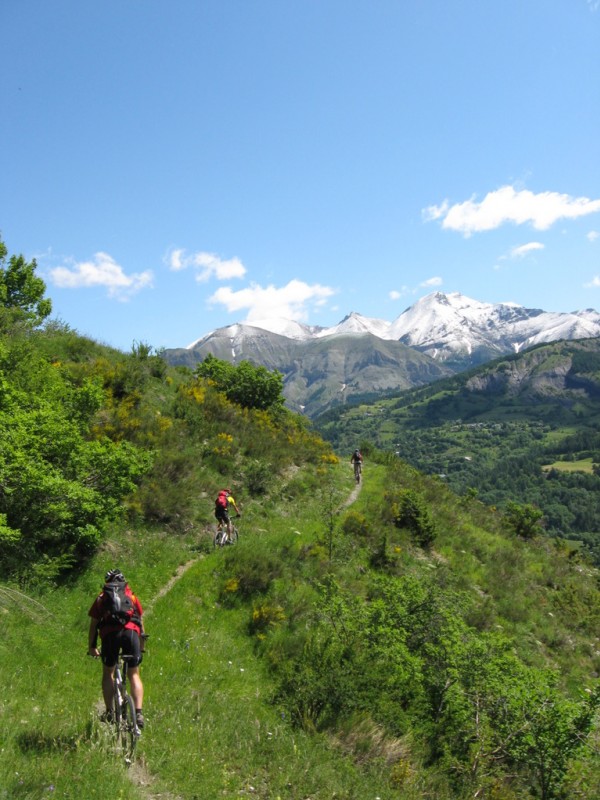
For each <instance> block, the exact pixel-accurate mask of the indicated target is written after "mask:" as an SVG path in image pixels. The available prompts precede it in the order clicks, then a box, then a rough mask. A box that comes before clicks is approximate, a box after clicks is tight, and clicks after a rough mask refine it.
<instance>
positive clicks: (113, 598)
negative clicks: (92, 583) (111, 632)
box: [100, 581, 139, 625]
mask: <svg viewBox="0 0 600 800" xmlns="http://www.w3.org/2000/svg"><path fill="white" fill-rule="evenodd" d="M102 591H103V595H104V598H103V607H104V616H103V617H102V621H101V623H100V624H101V625H125V624H126V623H127V622H136V623H137V624H138V625H139V617H138V615H137V614H136V613H135V605H134V602H133V593H132V591H131V589H130V588H129V584H127V583H125V582H124V581H111V582H110V583H105V584H104V588H103V590H102Z"/></svg>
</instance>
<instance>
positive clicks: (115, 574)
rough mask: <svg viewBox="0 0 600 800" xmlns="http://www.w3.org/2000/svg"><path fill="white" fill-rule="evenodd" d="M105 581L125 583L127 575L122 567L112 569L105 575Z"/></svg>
mask: <svg viewBox="0 0 600 800" xmlns="http://www.w3.org/2000/svg"><path fill="white" fill-rule="evenodd" d="M104 583H125V576H124V575H123V573H122V572H121V570H120V569H110V570H109V571H108V572H107V573H106V575H105V576H104Z"/></svg>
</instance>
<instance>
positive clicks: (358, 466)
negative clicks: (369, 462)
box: [350, 447, 363, 480]
mask: <svg viewBox="0 0 600 800" xmlns="http://www.w3.org/2000/svg"><path fill="white" fill-rule="evenodd" d="M362 461H363V457H362V453H361V452H360V450H359V448H358V447H357V448H356V450H355V451H354V452H353V453H352V455H351V457H350V463H351V464H353V465H354V477H355V478H356V480H358V479H359V476H360V473H361V471H362Z"/></svg>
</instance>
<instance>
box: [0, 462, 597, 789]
mask: <svg viewBox="0 0 600 800" xmlns="http://www.w3.org/2000/svg"><path fill="white" fill-rule="evenodd" d="M334 476H335V484H336V489H337V490H338V492H339V494H338V498H339V500H340V505H341V504H342V503H343V500H344V499H347V498H348V497H349V496H350V493H351V492H352V490H353V488H354V486H353V483H352V481H351V479H350V471H349V465H347V464H342V465H340V466H339V467H338V468H336V469H335V470H334ZM384 478H385V471H384V469H383V468H382V467H377V466H371V465H368V466H367V469H366V471H365V481H364V484H363V489H362V491H361V493H360V495H359V497H358V499H357V501H356V504H355V507H356V508H358V509H360V511H361V512H362V513H364V514H366V515H367V516H369V515H370V514H371V513H372V512H373V513H375V508H376V507H377V506H378V504H379V502H380V497H381V495H382V494H383V491H384V488H385V487H384ZM402 481H403V483H404V485H406V486H412V487H413V488H415V489H418V490H419V491H421V492H423V493H424V494H425V495H427V496H428V500H429V502H430V503H431V507H432V508H433V509H435V515H436V520H437V523H438V525H439V527H440V535H439V539H438V541H437V543H436V551H435V552H434V553H432V554H430V556H428V557H427V558H423V556H422V554H421V555H419V553H411V552H409V550H410V548H409V547H407V544H406V542H405V541H402V540H401V538H400V534H398V538H397V540H396V541H392V542H391V543H390V544H391V546H392V547H397V548H398V550H399V551H401V552H402V556H401V558H402V559H403V560H404V563H405V565H406V568H407V569H411V570H413V571H417V572H418V571H419V570H421V571H423V572H424V573H425V572H430V571H431V570H437V571H438V572H439V573H440V579H444V577H443V576H444V574H445V575H447V574H448V571H450V572H452V573H454V574H455V575H460V580H462V582H463V583H464V585H465V587H468V588H470V590H471V591H474V592H476V593H477V594H480V595H481V597H482V606H481V608H482V611H481V613H482V614H487V615H491V616H493V618H494V620H496V621H497V622H496V624H501V625H502V626H503V627H504V628H505V629H506V630H507V631H508V630H510V631H512V632H513V633H514V636H515V642H516V646H517V647H518V649H519V651H520V652H521V655H522V657H523V658H525V660H527V661H529V662H531V663H552V664H554V665H555V666H556V667H557V669H558V670H559V671H561V672H562V671H564V673H565V675H566V674H568V675H569V676H570V679H569V681H567V683H569V682H570V683H572V684H573V685H571V686H570V688H571V689H575V688H577V687H578V686H579V688H581V686H583V685H585V681H586V680H587V679H588V678H589V675H590V670H591V668H592V662H593V658H592V659H590V643H589V631H587V630H577V629H573V628H572V627H570V622H571V620H572V614H573V610H572V607H571V606H570V605H569V603H570V602H571V601H572V599H573V597H574V596H575V595H574V593H575V592H577V591H581V590H582V589H583V587H584V579H583V578H581V580H580V585H578V586H574V585H573V580H574V579H575V580H576V579H577V575H571V574H569V573H568V570H567V567H566V562H565V561H564V559H562V558H557V557H556V556H555V555H554V554H553V553H552V552H550V550H549V549H548V546H547V543H544V542H540V543H538V544H537V545H530V544H526V543H517V546H516V547H514V546H511V545H512V544H514V542H510V541H509V540H507V538H506V536H505V534H503V533H502V530H501V526H500V525H499V524H497V523H496V522H495V521H494V517H493V515H492V516H491V517H490V514H489V511H488V510H487V509H484V508H483V507H482V506H481V504H479V503H477V502H476V501H472V502H470V503H468V504H465V502H464V501H459V500H458V499H457V498H454V497H453V496H452V495H451V494H450V493H449V492H447V490H446V488H445V487H444V486H443V485H442V484H440V483H439V482H436V481H435V480H432V479H428V478H425V477H424V476H421V475H419V474H418V473H416V472H415V471H414V470H411V469H410V468H408V467H407V468H406V471H405V473H404V475H403V476H402ZM266 511H267V510H266V509H265V507H264V506H261V505H260V504H255V505H250V504H249V506H248V508H247V509H245V510H244V517H243V519H242V522H243V526H241V539H240V542H239V544H238V546H237V548H236V556H237V555H239V556H240V557H243V556H244V552H246V553H249V552H262V553H268V552H269V551H271V550H272V551H273V552H275V551H278V552H279V551H281V550H282V549H287V550H288V551H289V553H290V554H293V553H294V552H297V551H298V549H299V548H300V547H302V546H303V545H304V544H308V543H311V542H314V541H315V540H316V539H317V538H321V539H322V536H323V529H324V522H323V505H322V498H317V497H315V499H314V501H313V502H307V500H306V497H303V498H302V500H301V501H298V502H297V503H294V502H288V503H281V504H279V505H275V506H273V507H271V508H270V509H269V513H268V514H267V513H266ZM394 536H395V534H393V537H394ZM209 540H210V532H209V531H197V532H191V533H189V534H187V536H186V537H183V538H182V537H174V536H167V535H165V534H163V533H160V532H146V533H145V534H144V535H143V536H142V535H139V534H138V535H133V534H131V533H129V534H122V535H120V536H116V537H115V538H114V539H113V540H112V541H111V542H110V543H108V544H107V545H106V546H105V548H104V550H103V552H102V553H100V554H99V556H98V557H97V559H96V562H95V564H93V565H92V567H91V569H90V570H89V571H88V572H87V573H85V574H84V575H82V576H81V577H80V578H79V579H78V580H77V581H76V582H75V584H74V585H72V586H69V587H63V588H61V589H57V590H55V591H53V592H50V593H48V594H47V595H46V596H44V597H41V598H39V600H40V602H41V604H42V606H38V605H37V604H36V603H28V604H25V605H24V606H21V607H20V606H19V604H17V603H15V602H13V601H12V600H10V599H9V597H8V596H7V594H6V592H7V589H6V588H4V589H2V590H1V591H2V594H1V595H0V607H1V616H0V619H1V620H2V623H1V624H2V636H1V637H0V686H1V687H2V701H1V703H2V717H3V723H4V724H3V733H2V741H1V744H0V747H1V756H0V787H4V788H3V789H2V788H0V798H3V797H6V798H10V800H13V798H14V800H38V798H39V799H40V800H41V798H46V797H49V796H52V797H62V798H86V799H87V798H96V797H98V798H100V797H102V798H105V797H107V796H111V795H113V796H115V797H122V798H137V799H138V800H140V799H142V800H143V799H144V798H158V797H159V796H160V797H162V798H163V800H165V798H166V800H174V798H185V800H193V798H203V800H204V798H213V797H215V798H216V797H219V796H221V797H227V798H229V797H230V798H233V797H239V796H244V795H245V794H248V795H250V796H253V797H258V798H263V799H264V800H267V798H269V800H275V798H277V797H279V798H282V799H283V798H289V799H290V800H292V799H293V800H296V799H297V800H305V798H311V799H312V800H318V799H319V798H322V800H325V799H326V798H327V800H330V798H332V797H338V798H347V799H349V798H356V800H364V798H371V797H372V798H376V797H381V798H390V799H391V798H403V800H416V798H417V797H422V796H423V791H424V786H423V785H420V784H419V780H418V779H417V780H416V781H415V782H413V783H412V784H411V785H410V786H404V787H403V788H394V786H393V785H392V784H390V780H389V767H386V765H385V760H384V759H379V760H377V759H376V760H373V761H372V762H371V764H372V766H371V768H370V771H368V770H365V769H364V768H363V769H361V768H359V767H357V766H356V764H355V763H354V762H353V761H352V759H351V758H350V756H349V755H346V754H345V753H344V751H343V750H342V749H341V748H340V746H339V745H338V746H335V745H334V744H333V741H332V740H330V739H328V738H327V737H325V736H324V735H315V734H312V735H309V734H307V733H304V732H302V731H298V730H297V729H293V728H292V727H291V726H290V725H289V723H288V720H287V719H286V717H285V715H282V712H281V710H280V709H278V708H277V707H276V706H274V705H273V704H272V703H271V702H270V698H271V695H272V690H273V688H274V687H273V685H272V679H271V677H270V674H269V673H268V672H267V671H266V667H265V664H264V662H263V661H262V660H261V659H260V658H259V657H258V655H257V653H256V652H255V650H254V646H253V640H252V639H251V638H250V637H249V636H248V632H247V629H248V622H249V618H250V611H251V604H250V605H249V604H243V603H232V604H230V605H223V604H221V603H220V602H219V598H220V597H222V596H223V595H222V591H221V590H222V586H223V581H224V579H225V578H226V577H227V574H228V573H227V570H226V569H225V564H226V559H227V557H228V553H226V552H225V551H219V552H213V551H212V550H211V549H210V548H209V547H207V544H208V543H209ZM190 561H192V562H193V563H191V564H190V563H189V562H190ZM115 563H118V564H120V565H121V566H122V568H123V569H124V570H126V572H127V573H128V575H129V577H130V580H131V582H132V584H133V586H134V587H136V588H137V589H138V591H139V593H140V595H141V596H142V599H143V600H144V601H145V606H146V614H147V629H148V631H149V632H150V634H151V639H150V642H149V647H148V654H147V657H146V660H145V663H144V666H143V675H144V680H145V685H146V703H145V709H146V715H147V719H148V726H147V729H146V731H145V733H144V736H143V740H142V742H141V744H140V748H139V758H138V763H137V764H136V766H135V767H134V768H132V769H129V770H127V769H126V768H125V766H124V765H123V764H122V763H120V762H119V761H118V759H116V758H115V756H114V752H113V750H112V748H111V742H110V739H109V738H108V737H107V735H106V731H105V729H104V726H102V725H101V724H100V723H98V721H97V711H98V702H99V697H100V693H99V674H100V665H99V664H98V663H95V662H93V661H92V660H91V659H88V658H86V656H85V655H84V653H85V642H86V630H87V619H86V616H85V615H86V612H87V608H88V606H89V604H90V602H91V598H92V597H93V595H94V593H95V592H96V591H97V589H98V582H99V576H101V575H102V573H103V572H104V570H105V569H106V568H107V567H108V566H110V565H113V564H115ZM184 565H185V566H186V567H187V569H185V570H182V569H181V568H182V566H184ZM353 574H354V575H356V571H355V570H354V571H353ZM579 574H580V573H579ZM354 579H355V578H354ZM294 580H299V578H298V576H296V578H294ZM167 588H168V591H166V592H165V589H167ZM284 588H285V587H284ZM306 591H307V596H308V593H309V591H310V590H309V589H308V588H307V590H306ZM563 593H564V602H563V601H562V600H561V596H562V594H563ZM515 598H519V600H518V602H517V603H515V602H514V599H515ZM580 601H581V603H585V597H584V596H582V597H581V600H580ZM44 609H46V610H44ZM50 609H51V610H50ZM583 614H584V612H583V610H582V609H581V608H578V609H577V617H578V620H579V622H581V621H582V620H583ZM15 654H18V657H15ZM23 654H26V657H25V658H24V657H23ZM597 669H598V664H597V663H596V670H597ZM3 791H4V794H3V793H2V792H3ZM435 796H437V797H438V798H440V800H441V798H447V797H448V795H447V794H443V793H440V794H436V795H435Z"/></svg>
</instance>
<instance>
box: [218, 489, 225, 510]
mask: <svg viewBox="0 0 600 800" xmlns="http://www.w3.org/2000/svg"><path fill="white" fill-rule="evenodd" d="M215 507H216V508H225V509H226V508H227V492H219V496H218V497H217V499H216V500H215Z"/></svg>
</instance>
